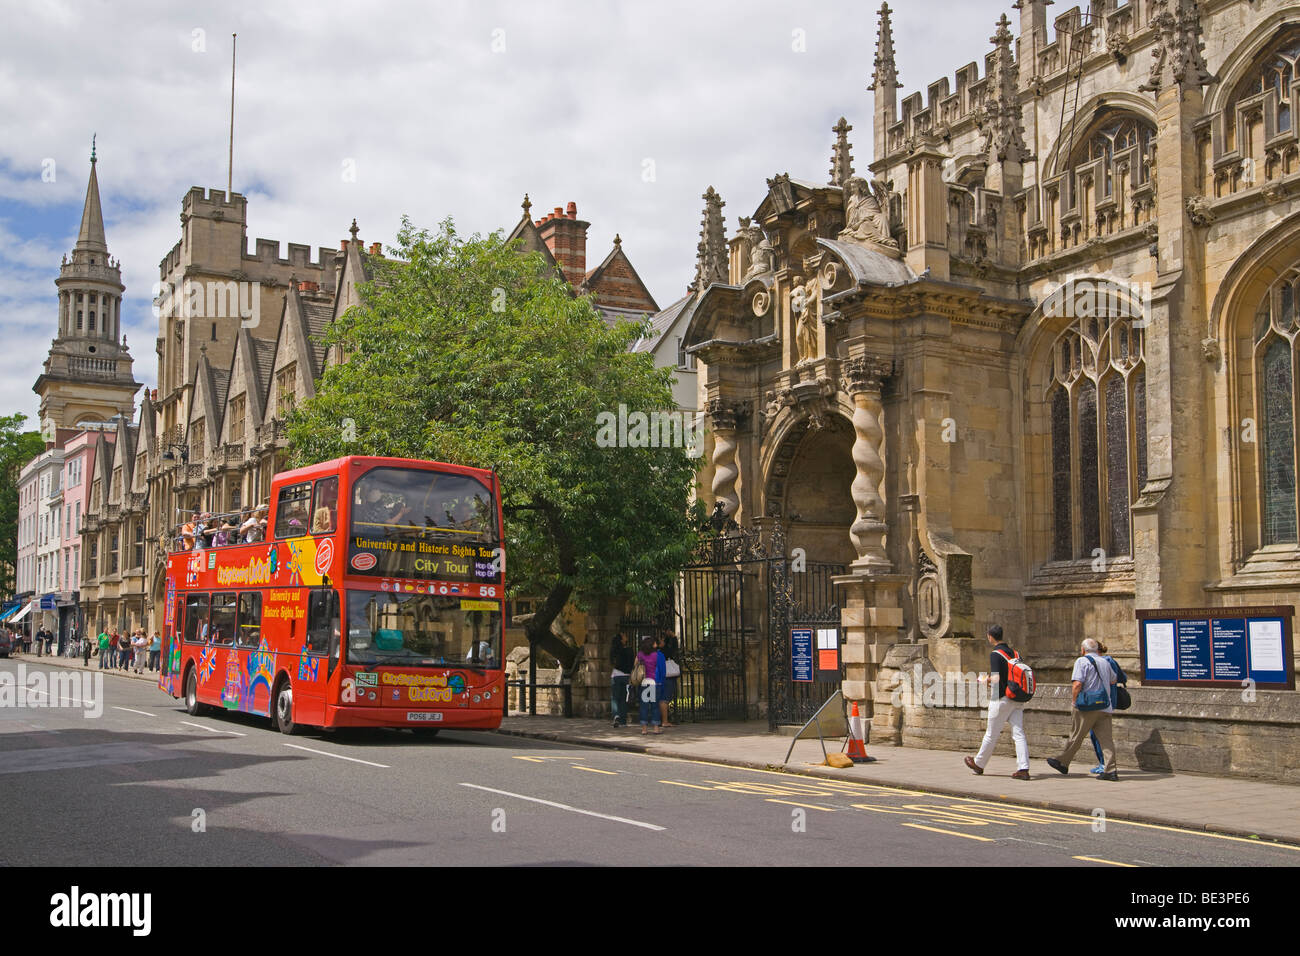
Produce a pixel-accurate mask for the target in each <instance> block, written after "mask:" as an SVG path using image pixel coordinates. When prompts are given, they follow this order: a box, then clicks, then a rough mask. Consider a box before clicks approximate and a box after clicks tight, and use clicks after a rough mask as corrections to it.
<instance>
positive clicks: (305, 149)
mask: <svg viewBox="0 0 1300 956" xmlns="http://www.w3.org/2000/svg"><path fill="white" fill-rule="evenodd" d="M878 10H879V4H877V3H876V2H874V0H869V2H867V3H863V2H862V0H812V2H805V3H790V2H784V3H780V2H769V0H726V2H723V0H694V2H678V0H618V2H613V0H607V2H600V0H597V2H583V3H579V2H576V0H526V2H525V0H510V2H490V0H476V2H450V0H422V2H401V3H397V2H393V3H385V2H375V3H373V4H357V3H351V4H343V3H338V2H334V0H317V2H311V3H292V2H276V3H273V4H266V3H260V2H242V0H239V2H226V3H223V4H211V3H186V4H176V3H168V2H152V3H151V2H115V3H111V4H110V3H107V2H68V0H26V2H22V3H17V2H12V0H0V22H3V23H4V30H3V31H2V32H0V248H2V249H3V250H4V253H3V255H2V256H0V329H2V330H3V337H4V353H5V355H6V356H7V358H8V362H7V364H6V366H5V369H4V374H0V415H9V414H13V413H14V412H21V413H23V414H25V415H27V416H28V418H29V426H30V427H33V428H34V427H36V411H37V404H38V401H37V397H36V395H35V394H34V393H33V392H32V391H31V386H32V384H33V383H34V382H35V381H36V378H37V376H38V375H40V373H41V368H42V365H43V363H44V361H45V357H46V354H47V352H48V350H49V345H50V340H51V339H52V338H53V336H54V334H55V331H56V326H57V320H56V311H55V310H56V304H57V298H56V290H55V286H54V279H55V278H56V276H57V275H58V270H59V263H60V261H61V259H62V256H63V255H64V254H65V253H67V252H69V251H70V250H71V248H72V246H73V244H74V243H75V241H76V235H77V227H78V224H79V221H80V217H81V209H82V204H83V201H84V199H85V191H86V179H87V176H88V175H89V169H90V167H89V154H90V143H91V136H92V134H95V135H96V136H97V141H96V142H97V154H98V174H99V187H100V195H101V198H102V201H103V207H104V219H105V232H106V235H107V239H108V247H109V252H110V254H111V255H113V256H114V257H116V258H118V259H120V260H121V263H122V270H123V283H124V284H125V286H126V292H125V295H124V299H123V303H122V320H123V321H122V326H123V331H124V333H125V334H126V336H127V341H128V345H129V346H130V348H131V353H132V355H133V356H134V358H135V367H134V372H135V378H136V380H137V381H139V382H141V383H142V384H144V385H146V386H153V385H155V384H156V381H157V367H156V363H157V357H156V354H155V352H154V344H153V343H154V339H155V337H156V336H157V334H158V332H157V319H156V317H155V316H154V314H153V311H152V305H151V303H152V298H153V293H154V286H155V283H157V281H158V263H159V260H161V259H162V257H163V256H164V255H165V254H166V253H167V252H168V251H169V250H170V249H171V248H172V246H173V245H174V244H175V243H176V242H178V241H179V239H180V222H179V214H180V207H181V198H182V197H183V196H184V194H185V193H186V192H187V191H188V190H189V189H190V187H192V186H195V185H203V186H209V187H221V188H224V186H225V183H226V176H227V153H228V135H229V123H230V115H229V109H230V67H231V34H232V33H237V34H238V55H237V70H236V76H237V79H236V93H235V133H234V188H235V191H236V192H239V193H243V194H244V195H246V196H247V197H248V218H249V223H248V239H249V244H250V246H251V245H252V242H253V240H254V239H255V238H256V237H265V238H268V239H274V240H278V241H279V242H280V243H281V255H287V251H286V246H287V244H288V243H289V242H300V243H305V244H307V245H310V246H311V247H312V248H313V250H314V249H315V248H316V247H319V246H328V247H332V248H337V246H338V242H339V240H341V239H345V238H347V236H348V231H347V230H348V226H349V225H350V223H351V222H352V220H353V218H354V217H355V219H356V220H357V223H358V226H359V227H360V238H361V239H362V241H363V242H365V243H367V244H369V243H372V242H382V243H383V244H384V245H385V246H388V244H389V243H391V242H392V241H393V239H394V237H395V235H396V233H397V230H398V228H399V226H400V222H401V218H402V216H404V215H405V216H409V217H410V218H411V219H412V220H413V221H414V222H415V224H416V225H417V226H422V227H427V228H430V229H433V228H435V227H436V226H437V224H438V223H439V222H440V221H441V220H443V219H444V218H447V217H450V218H452V219H453V220H454V221H455V223H456V227H457V230H458V231H460V232H461V233H465V234H469V233H474V232H478V233H488V232H491V231H493V230H496V229H503V230H506V231H508V230H509V229H511V228H512V227H513V226H514V225H515V223H516V222H518V220H519V218H520V216H521V214H522V213H521V210H520V203H521V201H522V199H523V196H524V193H525V192H527V193H528V194H529V195H530V198H531V200H532V202H533V209H532V213H533V217H534V218H540V217H541V216H544V215H545V214H546V213H547V212H548V211H550V210H551V209H553V208H554V207H556V206H566V205H567V204H568V203H569V202H570V201H573V202H576V203H577V208H578V217H579V218H580V219H584V220H586V221H588V222H590V223H591V227H590V229H589V230H588V237H587V261H588V268H591V267H593V266H594V265H596V264H598V263H599V262H600V261H601V259H603V258H604V257H605V255H606V254H607V253H608V252H609V250H610V248H611V247H612V241H613V238H614V235H615V234H616V233H617V234H619V235H620V236H621V238H622V242H623V249H624V251H625V252H626V253H627V255H628V257H629V258H630V259H631V261H632V264H633V265H634V266H635V268H636V269H637V271H638V273H639V274H640V276H641V278H642V280H643V281H644V282H645V283H646V285H647V286H648V287H649V289H650V292H651V294H652V295H653V296H654V297H655V299H656V300H657V301H658V303H659V305H660V307H666V306H668V305H669V304H671V303H672V302H673V301H675V300H676V299H677V298H679V297H680V296H681V295H682V294H683V293H684V292H685V289H686V285H687V283H688V282H689V281H690V280H691V278H692V276H693V274H694V268H695V252H696V244H697V242H698V241H699V230H700V219H701V214H702V210H703V206H704V201H703V199H702V198H701V197H702V194H703V193H704V191H705V189H706V188H707V187H709V186H713V187H715V188H716V189H717V190H718V192H719V193H720V194H721V195H722V198H723V200H724V201H725V202H726V206H725V208H724V209H723V214H724V216H725V217H726V226H727V235H728V236H732V235H734V234H735V232H736V228H737V219H738V217H740V216H748V215H750V214H751V213H752V212H753V211H754V209H755V208H756V207H757V205H758V204H759V202H760V201H761V200H762V198H763V196H764V195H765V193H766V189H767V186H766V180H767V179H768V178H770V177H772V176H774V175H776V174H777V173H782V172H787V173H789V174H790V175H791V176H792V177H794V178H796V179H805V180H809V181H813V182H824V181H826V180H827V179H828V178H829V169H830V154H831V145H832V142H833V140H834V134H833V133H832V132H831V127H832V126H833V125H834V124H835V122H836V120H837V119H838V118H839V117H840V116H845V117H847V118H848V121H849V122H850V123H851V124H852V125H853V127H854V129H853V131H852V132H851V133H850V134H849V139H850V141H851V142H852V144H853V156H854V165H855V168H856V170H857V172H858V173H859V174H863V173H865V171H866V166H867V164H868V163H869V162H870V161H871V158H872V157H871V152H872V148H871V135H872V134H871V111H872V97H871V94H870V93H869V92H868V91H867V88H868V86H869V84H870V82H871V75H872V72H873V60H874V57H875V49H876V32H877V23H878V15H877V11H878ZM1003 13H1006V14H1007V15H1008V17H1010V18H1011V20H1012V24H1013V31H1014V30H1015V24H1016V23H1017V22H1018V21H1017V18H1016V12H1015V11H1014V10H1013V9H1012V0H896V2H895V3H894V4H893V17H892V19H893V25H894V43H895V51H896V54H897V63H898V69H899V79H900V81H901V82H902V84H903V88H902V89H901V90H899V99H900V101H901V99H902V98H903V97H904V96H907V95H909V94H910V93H912V92H913V91H918V90H919V91H921V92H924V90H925V87H926V86H927V85H928V84H929V83H932V82H934V81H935V80H937V79H938V78H939V77H940V76H944V75H947V76H949V77H951V76H952V74H953V73H954V72H955V71H956V69H957V67H958V66H960V65H963V64H966V63H969V62H971V61H978V62H979V63H980V64H981V73H982V72H983V62H984V56H985V54H986V53H987V52H988V51H989V50H990V49H991V44H990V43H989V42H988V37H990V36H991V35H992V33H993V30H994V27H995V24H996V22H997V19H998V17H999V16H1000V15H1001V14H1003ZM313 255H314V253H313Z"/></svg>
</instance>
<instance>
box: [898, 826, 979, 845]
mask: <svg viewBox="0 0 1300 956" xmlns="http://www.w3.org/2000/svg"><path fill="white" fill-rule="evenodd" d="M903 826H905V827H912V828H913V829H915V830H929V831H930V832H931V833H946V834H948V836H956V837H962V838H963V839H966V840H979V841H980V842H981V843H996V842H997V841H996V840H994V839H993V838H992V837H982V836H976V835H975V834H973V833H958V832H957V831H956V830H940V829H939V828H938V827H923V826H921V824H919V823H904V824H903Z"/></svg>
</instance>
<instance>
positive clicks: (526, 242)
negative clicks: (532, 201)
mask: <svg viewBox="0 0 1300 956" xmlns="http://www.w3.org/2000/svg"><path fill="white" fill-rule="evenodd" d="M516 239H518V240H519V241H520V248H521V249H522V250H523V251H524V252H525V253H528V252H540V253H541V254H542V258H543V259H545V260H546V263H547V265H549V266H552V267H553V268H555V269H556V270H559V271H560V274H561V275H563V274H564V273H563V270H561V269H560V264H559V263H558V262H556V261H555V256H554V255H553V254H552V253H551V249H550V247H549V246H548V245H547V244H546V240H545V239H543V238H542V234H541V232H540V231H539V230H538V228H537V226H535V225H534V224H533V220H532V218H531V217H529V215H528V213H527V212H525V213H524V215H523V217H522V218H521V219H520V220H519V222H518V223H517V224H516V225H515V228H514V229H512V230H511V231H510V235H508V236H506V242H507V243H510V242H514V241H515V240H516Z"/></svg>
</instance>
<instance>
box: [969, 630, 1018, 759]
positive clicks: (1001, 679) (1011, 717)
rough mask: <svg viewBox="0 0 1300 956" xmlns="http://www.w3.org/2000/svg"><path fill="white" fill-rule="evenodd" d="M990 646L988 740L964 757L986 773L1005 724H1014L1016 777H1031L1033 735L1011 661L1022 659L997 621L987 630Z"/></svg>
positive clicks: (1012, 738) (985, 739) (986, 733)
mask: <svg viewBox="0 0 1300 956" xmlns="http://www.w3.org/2000/svg"><path fill="white" fill-rule="evenodd" d="M987 638H988V642H989V647H990V648H991V650H990V651H989V673H988V682H989V724H988V729H987V730H985V731H984V740H983V742H982V743H981V744H980V749H979V752H978V753H977V754H975V756H974V757H966V758H964V759H965V761H966V766H968V767H970V769H971V770H972V771H973V772H974V773H976V774H983V773H984V768H985V767H986V766H987V765H988V762H989V757H991V756H993V748H994V747H995V746H997V742H998V737H999V736H1000V735H1001V733H1002V726H1003V725H1004V724H1007V723H1009V724H1011V740H1012V741H1013V742H1014V743H1015V745H1016V772H1015V773H1013V774H1012V775H1011V778H1012V779H1013V780H1028V779H1029V738H1028V737H1026V736H1025V705H1024V702H1023V701H1022V700H1015V699H1014V698H1013V697H1012V696H1011V693H1010V692H1011V690H1012V688H1011V686H1010V680H1009V673H1008V671H1009V668H1008V666H1007V665H1008V664H1010V663H1011V662H1012V661H1014V660H1017V659H1018V655H1017V654H1016V652H1015V651H1014V650H1012V648H1011V645H1010V644H1008V643H1007V642H1006V641H1004V640H1002V626H1001V625H999V624H993V625H991V626H990V627H989V630H988V634H987Z"/></svg>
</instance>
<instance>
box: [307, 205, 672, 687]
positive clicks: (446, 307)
mask: <svg viewBox="0 0 1300 956" xmlns="http://www.w3.org/2000/svg"><path fill="white" fill-rule="evenodd" d="M394 251H395V252H396V253H397V254H398V256H400V259H401V260H402V261H400V262H397V261H394V260H391V259H390V260H380V259H375V260H372V261H373V262H375V263H376V266H377V269H378V272H377V273H376V274H375V277H374V278H375V281H373V282H370V283H367V284H366V285H365V287H364V288H363V290H362V292H363V303H362V304H361V305H359V306H357V307H354V308H352V309H349V310H348V312H347V313H345V314H344V315H343V316H341V317H340V318H339V320H338V321H337V322H335V323H334V324H333V325H332V326H331V327H330V329H329V330H328V331H327V333H326V343H327V344H328V345H329V346H331V347H333V348H335V349H338V350H341V354H343V355H345V356H346V359H347V360H346V361H345V362H343V363H341V364H338V365H334V366H332V367H330V368H329V369H328V370H327V371H326V372H325V374H324V376H323V377H322V379H321V381H320V383H319V384H318V386H317V388H316V394H315V396H314V397H313V398H312V399H310V400H309V401H307V402H305V403H303V404H302V406H301V407H300V408H298V409H297V410H296V411H295V413H294V414H293V416H292V418H291V419H290V422H289V425H288V437H289V441H290V448H291V451H292V456H293V460H294V464H295V465H301V464H306V463H310V462H317V461H324V460H328V459H330V458H334V457H338V456H342V455H352V454H361V455H394V456H401V457H409V458H422V459H433V460H438V461H447V462H454V463H457V464H463V465H469V466H473V467H479V468H492V469H495V470H496V471H497V473H498V475H499V476H500V481H501V490H502V498H503V510H504V512H505V520H506V527H505V532H506V555H507V565H506V577H507V583H508V585H509V588H510V593H511V594H515V595H529V596H535V597H540V598H541V600H540V601H539V606H538V608H537V611H536V614H535V615H534V616H533V618H532V619H531V620H530V621H529V622H528V623H527V624H526V625H525V633H526V634H527V637H528V640H529V642H530V644H531V646H533V647H541V648H542V649H544V650H545V651H547V652H548V653H550V654H552V655H553V656H554V657H555V658H556V659H557V660H558V661H559V662H560V664H561V666H562V667H563V668H564V670H565V671H566V672H567V671H569V670H571V669H572V667H573V665H574V662H575V660H576V656H577V648H576V647H575V646H574V645H572V644H571V643H569V642H568V641H567V640H564V639H562V638H559V637H557V636H556V635H555V634H553V633H552V630H551V626H552V624H553V622H554V621H555V619H556V618H557V617H558V616H559V614H560V613H561V611H562V610H563V609H564V607H565V606H566V604H568V603H570V602H572V603H574V604H576V605H577V606H579V607H589V606H590V605H591V603H592V602H593V601H595V600H597V599H599V598H603V597H613V596H618V595H628V596H630V597H631V598H632V599H633V600H636V601H646V602H648V601H650V600H652V599H653V598H654V597H655V596H657V595H658V594H660V593H662V590H663V589H664V588H665V587H666V586H667V585H668V584H669V582H671V580H672V578H673V576H674V574H675V573H676V571H677V569H678V568H680V567H681V565H682V564H683V563H684V561H685V559H686V557H687V555H688V554H689V551H690V548H691V545H692V544H693V540H694V530H693V529H694V528H696V527H698V516H696V515H693V514H692V512H691V509H690V508H689V507H688V501H689V498H690V491H691V489H692V487H693V484H694V476H695V466H694V464H693V463H692V461H691V459H690V457H689V456H688V455H687V453H686V451H685V450H684V449H683V448H680V447H667V448H663V447H660V448H650V447H645V448H629V447H601V444H602V443H598V441H597V435H598V430H599V429H598V424H599V422H601V420H602V419H601V417H600V416H601V413H613V414H617V412H618V408H619V405H620V404H622V405H626V406H627V408H628V409H631V410H642V411H646V412H649V411H654V410H670V409H672V408H673V399H672V390H671V373H670V372H669V371H668V370H665V369H656V368H654V366H653V363H652V360H651V357H650V356H649V355H646V354H633V353H630V352H629V351H628V346H629V345H630V344H631V343H632V342H633V341H635V339H636V338H637V336H638V335H639V334H641V333H642V332H643V331H644V328H643V327H642V326H638V325H636V324H634V323H625V324H623V325H620V326H618V327H611V326H610V325H609V324H608V323H606V322H605V321H604V319H603V318H602V317H601V316H600V314H599V313H598V312H597V311H596V309H595V308H594V307H593V306H592V304H591V303H590V302H589V301H588V300H586V299H584V298H577V297H575V296H574V295H573V293H572V292H571V290H570V288H569V286H568V285H567V284H566V283H565V282H564V281H563V280H562V278H560V277H559V276H557V275H556V273H555V272H554V270H553V269H552V268H548V266H547V264H546V263H545V261H544V260H543V258H542V257H541V256H540V255H537V254H531V255H523V254H521V252H520V251H519V250H518V249H517V248H513V247H511V246H509V245H507V244H506V242H505V241H504V240H503V239H502V237H501V235H500V233H494V234H492V235H490V236H488V237H486V238H482V237H480V236H478V235H475V236H473V237H471V238H469V239H463V238H462V237H460V236H458V235H457V233H456V231H455V228H454V226H453V224H452V223H451V221H450V220H448V221H445V222H443V223H442V225H441V227H440V229H439V231H438V232H437V233H436V234H430V233H428V232H426V231H423V230H416V229H415V228H414V227H413V226H412V225H411V223H410V222H409V220H403V226H402V230H401V232H400V233H399V235H398V246H397V248H396V249H395V250H394ZM605 420H606V421H607V420H608V419H605ZM345 422H347V423H348V425H347V426H346V427H345V425H344V423H345Z"/></svg>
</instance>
